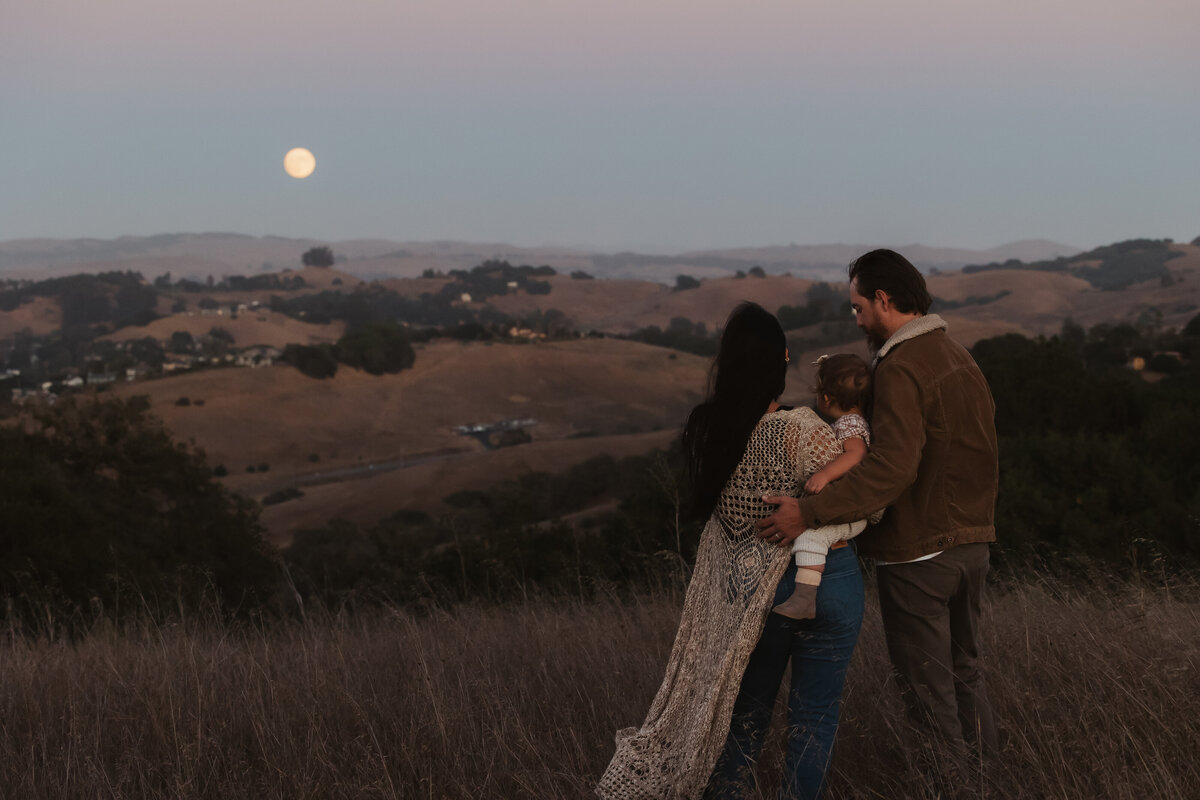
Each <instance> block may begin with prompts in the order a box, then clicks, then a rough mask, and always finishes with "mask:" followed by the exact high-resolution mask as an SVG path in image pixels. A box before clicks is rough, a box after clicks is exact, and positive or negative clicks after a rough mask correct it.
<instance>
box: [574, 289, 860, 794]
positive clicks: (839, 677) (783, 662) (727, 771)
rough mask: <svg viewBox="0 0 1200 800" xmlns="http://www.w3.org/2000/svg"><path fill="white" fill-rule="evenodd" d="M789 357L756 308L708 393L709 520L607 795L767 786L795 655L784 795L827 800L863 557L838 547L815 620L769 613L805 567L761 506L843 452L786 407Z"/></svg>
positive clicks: (700, 465)
mask: <svg viewBox="0 0 1200 800" xmlns="http://www.w3.org/2000/svg"><path fill="white" fill-rule="evenodd" d="M787 361H788V355H787V341H786V338H785V337H784V334H783V330H782V328H780V326H779V322H778V321H777V320H776V319H775V317H774V316H772V315H771V314H769V313H768V312H767V311H765V310H764V309H763V308H762V307H760V306H758V305H755V304H754V303H743V304H741V305H739V306H738V307H737V308H736V309H734V311H733V313H732V314H731V315H730V317H729V320H728V321H727V322H726V324H725V330H724V333H723V334H722V336H721V346H720V351H719V352H718V354H717V357H716V360H715V362H714V364H713V370H712V374H711V376H710V384H711V390H710V393H709V397H708V399H707V400H706V401H705V402H704V403H702V404H701V405H699V406H697V407H696V408H695V409H694V410H693V411H692V413H691V415H690V416H689V417H688V421H687V425H686V426H685V428H684V434H683V445H684V451H685V453H686V455H687V458H688V462H689V466H690V468H691V474H692V480H693V486H694V495H695V504H696V509H697V511H699V512H700V513H701V514H707V515H709V516H708V523H707V524H706V525H705V527H704V532H703V533H702V534H701V538H700V546H699V548H698V551H697V554H696V566H695V569H694V571H693V573H692V580H691V583H690V584H689V586H688V590H687V595H686V597H685V599H684V605H683V614H682V617H681V619H680V623H679V631H678V633H677V634H676V637H675V644H674V646H673V647H672V650H671V656H670V659H669V660H668V662H667V669H666V675H665V677H664V678H663V682H662V686H661V687H660V688H659V690H658V694H657V695H656V696H655V698H654V701H653V702H652V703H651V706H650V711H649V713H648V714H647V716H646V721H645V722H644V723H643V725H642V727H641V728H640V729H637V728H626V729H624V730H621V731H618V733H617V750H616V753H615V754H614V756H613V759H612V762H611V763H610V764H609V766H608V769H607V770H605V773H604V775H603V776H602V777H601V779H600V783H599V785H598V786H597V787H596V793H597V794H598V795H599V796H600V797H601V798H605V800H628V799H631V798H636V799H638V800H642V799H643V798H644V799H646V800H649V798H698V797H701V796H702V795H703V796H704V797H705V798H734V797H741V796H742V795H743V794H744V793H745V791H746V790H747V789H748V788H749V787H750V786H751V785H752V784H753V781H754V776H753V767H754V762H755V761H756V760H757V757H758V754H759V751H760V749H761V746H762V739H763V735H764V733H765V731H766V728H767V724H768V723H769V721H770V716H771V708H772V706H773V705H774V700H775V696H776V694H777V693H778V689H779V683H780V681H781V680H782V677H783V672H784V669H785V668H786V666H787V663H788V660H789V658H790V659H792V661H793V669H792V687H791V692H790V694H789V700H788V751H787V757H786V774H785V779H784V787H783V790H782V796H783V797H817V796H819V794H820V792H821V789H822V786H823V784H824V780H825V775H826V772H827V771H828V767H829V753H830V750H831V748H832V745H833V736H834V733H835V732H836V730H837V716H838V709H839V703H840V699H841V693H842V684H843V681H844V678H845V674H846V667H847V666H848V664H849V661H850V655H851V653H852V652H853V650H854V644H855V642H856V641H857V638H858V629H859V625H860V623H861V621H862V607H863V601H862V577H861V575H860V574H859V570H858V563H857V560H856V558H855V556H854V552H853V550H852V549H851V548H849V547H844V546H843V547H841V548H838V549H833V550H831V551H830V553H829V557H828V560H827V562H826V569H825V575H824V579H823V580H822V582H821V588H820V591H819V593H818V596H817V618H816V619H809V620H793V619H787V618H784V617H781V616H779V615H777V614H771V615H770V617H769V618H768V610H769V609H770V608H771V607H772V606H773V605H776V604H778V603H780V602H782V601H783V600H785V599H786V598H787V597H788V596H789V595H790V594H791V591H792V588H793V587H794V583H795V574H796V566H795V564H794V562H793V559H791V558H790V557H789V555H790V548H788V547H780V546H778V545H776V544H772V543H770V542H766V541H764V540H762V539H760V538H759V537H758V536H757V535H756V528H755V526H754V521H755V520H756V519H759V518H761V517H765V516H768V515H769V514H770V513H771V511H772V510H773V509H771V508H770V507H768V506H767V505H766V504H764V503H763V502H762V497H763V495H764V494H767V495H771V494H782V495H787V494H790V495H798V494H800V492H801V489H802V487H803V486H804V482H805V481H806V480H807V479H808V478H809V477H810V476H811V475H812V474H813V473H815V472H816V471H817V470H819V469H820V468H821V467H823V466H824V465H825V464H827V463H828V462H829V461H831V460H832V459H834V458H835V457H836V456H838V455H839V454H840V449H839V447H838V444H837V441H836V440H835V438H834V435H833V432H832V431H831V430H830V428H829V426H828V425H826V424H825V423H824V422H822V421H821V419H820V418H819V417H818V416H817V415H816V413H815V412H814V411H813V410H812V409H809V408H800V409H795V410H792V409H783V408H780V406H779V404H778V402H777V400H778V398H779V396H780V395H781V394H782V393H783V389H784V384H785V380H786V371H787ZM846 527H847V529H849V526H846ZM848 534H849V530H848ZM764 623H765V624H764ZM714 767H715V768H714Z"/></svg>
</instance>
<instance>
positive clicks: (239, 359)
mask: <svg viewBox="0 0 1200 800" xmlns="http://www.w3.org/2000/svg"><path fill="white" fill-rule="evenodd" d="M281 355H282V353H281V352H280V351H279V349H278V348H275V347H267V346H266V345H259V346H257V347H247V348H246V349H245V350H242V351H241V352H240V353H238V354H237V356H236V357H235V358H234V362H233V363H234V364H235V365H237V366H239V367H250V368H255V367H269V366H271V365H272V364H274V363H275V362H276V361H278V360H279V357H280V356H281Z"/></svg>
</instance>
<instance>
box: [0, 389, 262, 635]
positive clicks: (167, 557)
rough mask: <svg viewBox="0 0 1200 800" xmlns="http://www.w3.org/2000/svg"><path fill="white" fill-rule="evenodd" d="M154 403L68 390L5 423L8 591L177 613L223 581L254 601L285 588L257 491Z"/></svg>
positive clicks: (220, 590) (232, 593)
mask: <svg viewBox="0 0 1200 800" xmlns="http://www.w3.org/2000/svg"><path fill="white" fill-rule="evenodd" d="M147 409H148V403H147V402H146V400H145V398H142V397H135V398H132V399H129V400H109V401H107V402H99V401H91V402H79V401H77V400H75V399H74V398H63V399H60V400H59V402H58V403H57V404H56V405H55V406H52V407H43V408H37V409H35V410H34V411H33V414H32V417H33V419H32V421H31V424H30V425H28V426H27V427H5V428H2V429H0V597H2V598H3V600H4V601H8V602H9V603H10V604H11V605H10V606H9V607H10V608H13V609H15V611H16V613H20V612H22V611H23V612H25V613H31V614H40V615H42V616H43V617H44V616H47V615H51V616H59V615H60V614H61V613H62V612H67V613H68V614H69V613H70V612H74V611H79V610H87V609H88V608H89V607H90V606H92V605H94V604H98V605H99V606H100V607H104V608H107V609H111V610H115V609H116V608H118V607H119V608H121V609H124V608H126V607H127V606H128V607H129V608H135V609H139V610H144V611H147V612H149V613H151V614H156V615H166V614H169V613H175V612H178V611H181V610H187V609H197V608H200V607H202V606H203V604H204V603H205V602H206V596H208V597H211V595H212V593H214V592H215V593H216V595H217V597H218V598H219V599H220V600H221V601H222V603H223V605H224V606H225V608H227V609H231V610H232V609H235V608H239V607H240V608H241V609H242V610H247V609H248V608H249V607H253V606H254V605H257V604H258V602H260V601H262V600H264V599H266V598H267V596H268V595H269V594H270V593H271V592H272V590H273V587H274V583H275V577H276V575H275V568H274V566H273V552H272V551H271V549H270V548H269V547H268V546H267V545H266V544H265V541H264V539H263V530H262V527H261V526H260V525H259V522H258V511H257V509H256V508H255V506H254V504H253V503H252V502H251V501H249V500H246V499H245V498H242V497H240V496H238V495H234V494H232V493H230V492H228V491H227V490H225V489H224V488H223V487H222V486H221V485H220V484H219V483H217V482H216V481H215V480H214V479H213V473H212V470H211V469H210V468H209V466H208V464H207V463H206V462H205V459H204V454H203V453H202V452H201V451H198V450H195V449H194V448H192V447H190V446H188V445H185V444H182V443H179V442H176V441H174V440H172V438H171V436H170V434H168V432H167V431H166V429H165V428H163V426H162V424H161V422H159V421H158V420H157V419H156V418H154V417H152V416H151V415H150V414H149V413H148V411H147ZM247 600H249V601H250V602H249V603H247V602H246V601H247ZM2 608H3V603H2V602H0V609H2ZM0 614H3V611H0Z"/></svg>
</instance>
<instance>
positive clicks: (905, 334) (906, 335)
mask: <svg viewBox="0 0 1200 800" xmlns="http://www.w3.org/2000/svg"><path fill="white" fill-rule="evenodd" d="M945 327H946V320H944V319H942V318H941V317H939V316H938V315H937V314H926V315H924V316H922V317H917V318H916V319H914V320H911V321H909V322H906V323H904V325H902V326H901V327H900V329H899V330H898V331H896V332H895V333H893V334H892V335H891V337H890V338H889V339H888V340H887V341H886V342H884V343H883V347H881V348H879V352H878V353H876V354H875V360H874V361H872V362H871V367H872V369H873V368H874V367H875V365H876V364H878V363H879V361H880V359H882V358H883V357H884V356H886V355H887V354H888V352H889V351H891V349H892V348H893V347H895V346H896V345H898V344H900V343H901V342H907V341H908V340H909V339H915V338H917V337H918V336H924V335H925V334H927V333H932V332H933V331H936V330H939V329H941V328H945Z"/></svg>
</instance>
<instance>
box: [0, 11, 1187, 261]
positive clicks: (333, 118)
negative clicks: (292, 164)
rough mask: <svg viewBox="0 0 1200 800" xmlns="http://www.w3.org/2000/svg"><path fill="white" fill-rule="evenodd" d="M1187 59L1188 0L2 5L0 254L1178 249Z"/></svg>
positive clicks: (1182, 231) (1182, 235) (1183, 214)
mask: <svg viewBox="0 0 1200 800" xmlns="http://www.w3.org/2000/svg"><path fill="white" fill-rule="evenodd" d="M1198 42H1200V3H1196V2H1195V0H1088V1H1087V2H1084V1H1083V0H1061V1H1060V2H1056V3H1047V2H1046V1H1045V0H1006V2H1003V3H1001V2H987V3H983V2H974V0H840V2H837V3H833V2H822V3H817V2H808V1H807V0H742V2H732V0H436V2H434V0H339V1H338V2H337V3H332V2H329V0H206V2H204V3H182V2H169V1H164V0H92V1H91V2H88V3H80V2H78V0H0V109H2V115H3V118H2V119H0V240H7V239H16V238H32V237H54V238H76V237H94V238H115V237H117V236H122V235H151V234H156V233H178V232H206V231H229V232H238V233H247V234H252V235H278V236H295V237H310V238H315V239H325V240H330V241H339V240H344V239H351V238H385V239H395V240H422V241H424V240H434V239H451V240H460V241H484V242H506V243H510V244H516V245H524V246H538V245H554V246H572V247H585V248H595V249H602V250H619V249H637V250H643V251H661V252H672V251H680V250H696V249H707V248H720V247H743V246H768V245H782V244H789V243H796V244H821V243H833V242H845V243H856V244H890V245H894V246H901V245H904V244H912V243H920V244H927V245H936V246H953V247H969V248H986V247H992V246H996V245H1000V244H1002V243H1006V242H1010V241H1015V240H1020V239H1034V238H1046V239H1052V240H1055V241H1057V242H1061V243H1064V244H1069V245H1074V246H1077V247H1091V246H1096V245H1100V244H1107V243H1110V242H1113V241H1118V240H1121V239H1127V238H1134V237H1141V236H1147V237H1153V238H1161V237H1172V238H1175V239H1177V240H1181V241H1190V240H1191V239H1192V238H1193V237H1195V236H1197V235H1200V213H1198V212H1200V146H1198V142H1200V44H1197V43H1198ZM296 146H302V147H307V148H308V149H309V150H311V151H312V152H313V153H314V155H315V156H316V160H317V166H316V171H315V172H314V173H313V174H312V175H311V176H310V177H308V178H305V179H303V180H297V179H294V178H291V177H288V176H287V175H286V174H285V173H284V171H283V156H284V153H286V152H287V151H288V150H289V149H290V148H292V147H296Z"/></svg>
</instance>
